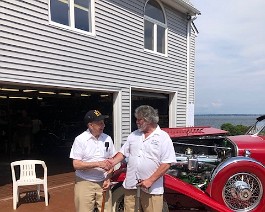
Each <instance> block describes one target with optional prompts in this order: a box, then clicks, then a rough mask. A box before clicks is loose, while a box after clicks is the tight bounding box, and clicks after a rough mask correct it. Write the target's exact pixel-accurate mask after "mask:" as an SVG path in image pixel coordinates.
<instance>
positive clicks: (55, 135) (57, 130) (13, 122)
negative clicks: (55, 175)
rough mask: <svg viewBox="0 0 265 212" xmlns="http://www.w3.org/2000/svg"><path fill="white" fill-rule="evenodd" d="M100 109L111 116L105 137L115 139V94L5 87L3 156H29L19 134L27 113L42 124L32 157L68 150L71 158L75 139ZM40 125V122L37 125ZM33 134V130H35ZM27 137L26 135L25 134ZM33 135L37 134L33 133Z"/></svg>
mask: <svg viewBox="0 0 265 212" xmlns="http://www.w3.org/2000/svg"><path fill="white" fill-rule="evenodd" d="M91 109H98V110H100V111H101V112H102V113H104V114H107V115H109V117H110V118H109V119H107V120H106V128H105V133H107V134H109V135H110V136H112V137H113V129H112V126H113V125H112V122H113V120H112V114H113V111H112V110H113V94H112V93H107V92H97V91H83V90H73V89H58V88H42V87H36V86H23V85H12V86H11V85H2V86H1V88H0V132H1V145H0V152H1V153H5V154H9V155H10V156H11V157H15V158H17V156H19V155H21V154H23V153H25V152H24V150H23V149H22V148H23V147H22V145H23V144H22V143H23V142H21V141H20V136H19V133H21V132H18V120H19V118H20V117H21V116H22V111H26V112H27V114H28V118H29V119H30V120H33V119H34V120H40V121H41V127H40V131H39V132H38V136H37V137H34V136H33V134H31V135H32V136H31V137H30V143H31V151H30V153H34V154H36V153H43V154H51V153H52V152H54V153H55V154H58V151H59V149H56V147H58V148H59V147H63V146H64V147H65V148H61V150H62V149H64V151H65V153H66V154H67V155H68V154H69V151H70V147H71V145H72V143H73V140H74V138H75V137H76V136H77V135H78V134H79V133H81V132H82V131H84V130H85V129H86V127H85V126H84V123H83V117H84V115H85V113H86V112H87V111H88V110H91ZM36 122H37V121H36ZM31 132H32V129H31ZM22 133H23V132H22ZM32 133H33V132H32Z"/></svg>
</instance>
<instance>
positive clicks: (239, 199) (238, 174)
mask: <svg viewBox="0 0 265 212" xmlns="http://www.w3.org/2000/svg"><path fill="white" fill-rule="evenodd" d="M163 130H165V131H166V132H168V134H169V135H170V136H171V138H172V141H173V143H174V148H175V152H176V162H175V163H174V164H172V166H171V168H170V170H169V171H168V173H167V174H166V175H165V177H164V186H165V194H164V200H165V201H164V203H165V204H164V209H163V211H190V210H193V211H221V212H225V211H237V212H241V211H255V212H256V211H265V195H263V193H264V191H263V189H264V188H265V167H264V165H265V115H264V116H260V117H258V118H257V122H256V123H255V125H254V126H253V127H251V128H250V129H249V131H248V132H247V133H246V134H245V135H240V136H227V132H226V131H223V130H220V129H215V128H212V127H186V128H165V129H163ZM125 169H126V165H122V166H121V167H120V168H119V169H118V170H116V171H115V173H114V177H113V181H114V184H115V186H114V187H113V189H112V191H113V210H114V211H115V212H116V211H123V197H124V195H123V187H122V185H121V184H122V181H123V180H124V177H125V172H124V170H125Z"/></svg>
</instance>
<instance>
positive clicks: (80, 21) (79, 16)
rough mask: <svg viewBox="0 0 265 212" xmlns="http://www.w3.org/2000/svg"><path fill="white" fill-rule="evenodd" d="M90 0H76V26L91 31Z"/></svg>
mask: <svg viewBox="0 0 265 212" xmlns="http://www.w3.org/2000/svg"><path fill="white" fill-rule="evenodd" d="M89 5H90V1H89V0H75V28H78V29H81V30H85V31H89V13H90V12H89Z"/></svg>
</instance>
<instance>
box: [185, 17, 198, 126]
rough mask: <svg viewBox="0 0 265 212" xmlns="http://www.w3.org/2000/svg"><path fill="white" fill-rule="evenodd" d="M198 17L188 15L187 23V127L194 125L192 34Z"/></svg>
mask: <svg viewBox="0 0 265 212" xmlns="http://www.w3.org/2000/svg"><path fill="white" fill-rule="evenodd" d="M196 18H197V16H193V17H191V16H190V15H189V14H188V15H187V19H188V24H187V93H186V127H189V126H191V125H192V126H193V125H194V123H191V122H190V121H189V120H190V118H191V117H190V112H189V104H190V101H189V100H190V98H189V97H190V36H191V23H192V22H193V21H194V20H195V19H196Z"/></svg>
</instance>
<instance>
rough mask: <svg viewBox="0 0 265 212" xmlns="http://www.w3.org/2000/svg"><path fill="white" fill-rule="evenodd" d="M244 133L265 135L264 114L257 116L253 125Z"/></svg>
mask: <svg viewBox="0 0 265 212" xmlns="http://www.w3.org/2000/svg"><path fill="white" fill-rule="evenodd" d="M246 134H247V135H261V136H265V116H261V117H259V118H257V122H256V123H255V125H254V126H252V127H251V128H250V129H249V131H248V132H247V133H246Z"/></svg>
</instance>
